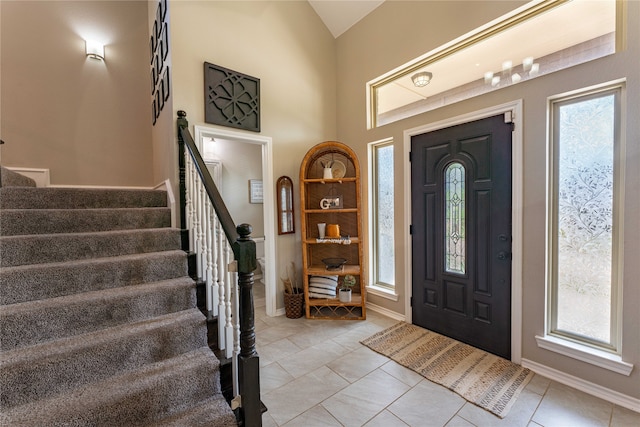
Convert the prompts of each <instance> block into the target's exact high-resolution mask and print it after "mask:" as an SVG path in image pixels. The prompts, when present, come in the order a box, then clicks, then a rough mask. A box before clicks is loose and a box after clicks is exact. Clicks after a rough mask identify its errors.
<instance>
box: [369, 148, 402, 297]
mask: <svg viewBox="0 0 640 427" xmlns="http://www.w3.org/2000/svg"><path fill="white" fill-rule="evenodd" d="M370 159H371V169H372V174H371V178H372V179H371V181H372V193H371V195H372V197H371V199H372V200H371V201H372V206H371V217H372V233H371V234H372V236H373V245H372V249H373V250H372V257H371V263H372V267H373V268H372V273H373V284H374V285H376V286H380V287H383V288H388V289H394V288H395V275H396V271H395V244H394V239H395V238H394V233H395V231H394V220H395V215H394V210H395V205H394V200H393V199H394V195H395V193H394V187H393V178H394V170H393V144H392V143H391V142H388V141H387V142H384V143H376V144H372V145H371V146H370Z"/></svg>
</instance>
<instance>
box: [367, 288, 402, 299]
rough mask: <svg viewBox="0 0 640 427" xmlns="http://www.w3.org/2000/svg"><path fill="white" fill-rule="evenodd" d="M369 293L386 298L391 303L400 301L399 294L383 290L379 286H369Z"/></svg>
mask: <svg viewBox="0 0 640 427" xmlns="http://www.w3.org/2000/svg"><path fill="white" fill-rule="evenodd" d="M367 293H369V294H371V295H375V296H378V297H382V298H386V299H389V300H391V301H398V294H396V293H395V292H394V291H392V290H390V289H387V288H381V287H379V286H367Z"/></svg>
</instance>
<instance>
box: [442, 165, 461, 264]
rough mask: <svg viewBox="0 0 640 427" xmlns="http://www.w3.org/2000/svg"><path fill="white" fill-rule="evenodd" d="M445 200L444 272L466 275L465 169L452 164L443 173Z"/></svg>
mask: <svg viewBox="0 0 640 427" xmlns="http://www.w3.org/2000/svg"><path fill="white" fill-rule="evenodd" d="M444 182H445V186H444V198H445V205H444V211H445V222H444V228H445V230H444V240H445V241H444V244H445V257H444V259H445V270H446V271H447V272H449V273H458V274H465V273H466V226H465V218H466V215H465V205H466V195H465V193H466V191H465V190H466V189H465V169H464V166H463V165H462V164H461V163H459V162H453V163H451V164H450V165H449V166H447V168H446V169H445V171H444Z"/></svg>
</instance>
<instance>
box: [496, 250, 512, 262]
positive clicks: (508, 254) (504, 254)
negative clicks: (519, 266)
mask: <svg viewBox="0 0 640 427" xmlns="http://www.w3.org/2000/svg"><path fill="white" fill-rule="evenodd" d="M498 259H499V260H501V261H503V260H505V259H511V252H498Z"/></svg>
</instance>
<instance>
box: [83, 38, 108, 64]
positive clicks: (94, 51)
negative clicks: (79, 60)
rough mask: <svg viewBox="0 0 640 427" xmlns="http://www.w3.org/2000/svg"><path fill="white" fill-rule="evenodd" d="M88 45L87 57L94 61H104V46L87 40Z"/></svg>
mask: <svg viewBox="0 0 640 427" xmlns="http://www.w3.org/2000/svg"><path fill="white" fill-rule="evenodd" d="M85 43H86V44H87V56H88V57H89V58H92V59H98V60H102V61H104V45H103V44H102V43H98V42H96V41H95V40H86V41H85Z"/></svg>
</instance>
